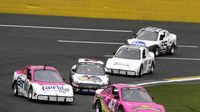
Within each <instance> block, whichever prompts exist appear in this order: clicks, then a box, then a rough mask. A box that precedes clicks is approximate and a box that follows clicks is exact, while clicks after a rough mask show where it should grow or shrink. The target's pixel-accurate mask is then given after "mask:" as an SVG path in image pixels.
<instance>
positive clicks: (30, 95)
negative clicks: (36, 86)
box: [28, 87, 33, 100]
mask: <svg viewBox="0 0 200 112" xmlns="http://www.w3.org/2000/svg"><path fill="white" fill-rule="evenodd" d="M28 99H29V100H33V88H32V87H30V89H29V90H28Z"/></svg>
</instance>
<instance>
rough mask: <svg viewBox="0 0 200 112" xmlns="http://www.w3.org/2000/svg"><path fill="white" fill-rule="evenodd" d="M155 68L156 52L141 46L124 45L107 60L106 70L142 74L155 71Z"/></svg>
mask: <svg viewBox="0 0 200 112" xmlns="http://www.w3.org/2000/svg"><path fill="white" fill-rule="evenodd" d="M154 68H155V56H154V53H152V52H149V50H148V49H147V48H146V47H139V46H131V45H122V46H120V47H119V49H118V50H117V52H116V53H114V56H113V57H112V58H109V59H108V60H107V62H106V72H107V73H109V74H119V75H130V76H142V75H143V74H146V73H150V74H151V73H153V72H154Z"/></svg>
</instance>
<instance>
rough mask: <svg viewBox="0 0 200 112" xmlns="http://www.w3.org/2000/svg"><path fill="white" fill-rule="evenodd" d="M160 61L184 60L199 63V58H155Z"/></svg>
mask: <svg viewBox="0 0 200 112" xmlns="http://www.w3.org/2000/svg"><path fill="white" fill-rule="evenodd" d="M157 59H162V60H186V61H200V58H168V57H157Z"/></svg>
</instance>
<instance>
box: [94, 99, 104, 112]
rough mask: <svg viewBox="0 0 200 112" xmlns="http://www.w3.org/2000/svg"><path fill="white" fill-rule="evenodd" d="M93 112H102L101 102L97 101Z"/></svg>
mask: <svg viewBox="0 0 200 112" xmlns="http://www.w3.org/2000/svg"><path fill="white" fill-rule="evenodd" d="M95 112H102V109H101V102H100V101H97V102H96V105H95Z"/></svg>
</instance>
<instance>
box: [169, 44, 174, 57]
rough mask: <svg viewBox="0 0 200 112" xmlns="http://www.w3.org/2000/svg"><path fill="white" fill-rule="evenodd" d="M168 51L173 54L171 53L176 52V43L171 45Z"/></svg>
mask: <svg viewBox="0 0 200 112" xmlns="http://www.w3.org/2000/svg"><path fill="white" fill-rule="evenodd" d="M168 53H169V54H171V55H172V54H174V53H175V45H174V44H172V45H171V47H170V49H169V51H168Z"/></svg>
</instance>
